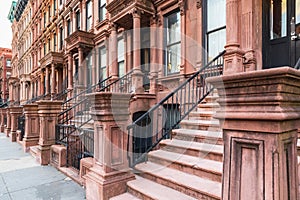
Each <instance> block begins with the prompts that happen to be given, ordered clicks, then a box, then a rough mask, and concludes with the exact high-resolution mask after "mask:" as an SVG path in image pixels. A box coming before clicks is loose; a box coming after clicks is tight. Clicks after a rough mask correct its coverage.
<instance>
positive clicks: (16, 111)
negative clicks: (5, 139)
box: [9, 107, 23, 142]
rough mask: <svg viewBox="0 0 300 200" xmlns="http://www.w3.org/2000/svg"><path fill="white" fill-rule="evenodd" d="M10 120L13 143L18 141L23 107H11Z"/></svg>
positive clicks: (10, 135)
mask: <svg viewBox="0 0 300 200" xmlns="http://www.w3.org/2000/svg"><path fill="white" fill-rule="evenodd" d="M9 111H10V120H11V124H10V125H11V129H10V134H9V137H10V140H11V141H12V142H16V141H17V130H18V117H19V116H21V115H22V112H23V108H22V107H10V108H9Z"/></svg>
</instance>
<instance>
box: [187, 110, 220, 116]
mask: <svg viewBox="0 0 300 200" xmlns="http://www.w3.org/2000/svg"><path fill="white" fill-rule="evenodd" d="M215 113H216V111H210V110H203V111H192V112H190V114H192V115H196V114H203V115H213V114H215Z"/></svg>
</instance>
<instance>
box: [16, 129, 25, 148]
mask: <svg viewBox="0 0 300 200" xmlns="http://www.w3.org/2000/svg"><path fill="white" fill-rule="evenodd" d="M16 138H17V142H18V143H19V144H22V146H23V138H22V135H21V131H20V130H17V132H16Z"/></svg>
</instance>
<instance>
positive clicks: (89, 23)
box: [85, 0, 93, 31]
mask: <svg viewBox="0 0 300 200" xmlns="http://www.w3.org/2000/svg"><path fill="white" fill-rule="evenodd" d="M89 6H91V8H90V9H89ZM89 10H90V11H91V13H89ZM92 10H93V6H92V1H91V0H89V1H87V2H86V23H85V24H86V27H85V28H86V31H89V30H91V29H92V20H93V11H92Z"/></svg>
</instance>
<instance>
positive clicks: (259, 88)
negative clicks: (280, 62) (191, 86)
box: [208, 67, 300, 200]
mask: <svg viewBox="0 0 300 200" xmlns="http://www.w3.org/2000/svg"><path fill="white" fill-rule="evenodd" d="M208 81H209V82H211V83H212V84H213V85H214V86H215V87H216V88H217V89H218V92H219V96H220V99H219V103H220V105H221V108H222V109H221V110H220V111H219V112H217V114H216V116H215V117H216V118H217V119H220V120H221V121H222V123H223V126H222V128H223V139H224V157H223V160H224V164H223V195H222V196H223V197H222V199H224V200H227V199H228V200H229V199H236V200H239V199H256V200H259V199H277V200H286V199H299V195H298V186H299V184H298V171H297V165H298V163H297V129H298V128H299V126H300V123H299V122H300V99H299V87H300V72H299V71H296V70H294V69H292V68H289V67H282V68H276V69H271V70H262V71H254V72H248V73H237V74H235V75H227V76H222V77H221V78H220V77H216V78H211V79H209V80H208Z"/></svg>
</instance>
